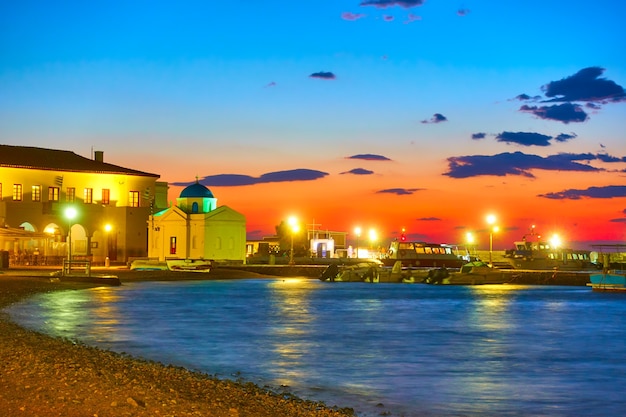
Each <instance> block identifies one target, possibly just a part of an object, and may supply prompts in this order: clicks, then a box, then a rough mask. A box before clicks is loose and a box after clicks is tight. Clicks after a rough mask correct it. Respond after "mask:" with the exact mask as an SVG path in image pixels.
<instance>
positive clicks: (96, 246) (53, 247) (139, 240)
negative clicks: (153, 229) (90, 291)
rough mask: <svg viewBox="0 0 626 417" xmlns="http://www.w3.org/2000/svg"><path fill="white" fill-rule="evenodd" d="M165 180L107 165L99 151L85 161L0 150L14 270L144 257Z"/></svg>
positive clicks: (2, 241)
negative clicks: (65, 261)
mask: <svg viewBox="0 0 626 417" xmlns="http://www.w3.org/2000/svg"><path fill="white" fill-rule="evenodd" d="M158 178H159V175H156V174H151V173H146V172H141V171H137V170H133V169H128V168H124V167H120V166H117V165H113V164H108V163H106V162H104V154H103V152H100V151H96V152H95V153H94V155H93V157H92V158H85V157H82V156H80V155H77V154H75V153H73V152H70V151H64V150H54V149H45V148H36V147H26V146H12V145H0V251H2V252H4V253H7V252H8V254H9V257H10V264H12V265H43V264H52V265H58V264H61V263H62V261H63V259H65V258H66V257H68V256H69V255H72V257H73V258H75V259H87V260H90V261H92V262H93V263H94V264H99V263H102V264H104V263H105V260H106V258H107V257H108V258H109V260H110V261H111V262H118V263H126V262H128V260H129V259H132V258H134V257H145V256H146V255H147V251H148V244H147V242H148V226H147V220H148V218H149V216H150V215H151V213H154V212H156V211H159V210H161V209H163V208H165V207H167V189H168V186H167V183H164V182H159V181H157V180H158ZM72 213H74V214H73V216H72V215H70V214H72Z"/></svg>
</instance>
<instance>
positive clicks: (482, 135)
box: [472, 132, 487, 140]
mask: <svg viewBox="0 0 626 417" xmlns="http://www.w3.org/2000/svg"><path fill="white" fill-rule="evenodd" d="M486 137H487V134H486V133H482V132H480V133H472V139H473V140H480V139H485V138H486Z"/></svg>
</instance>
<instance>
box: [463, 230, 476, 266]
mask: <svg viewBox="0 0 626 417" xmlns="http://www.w3.org/2000/svg"><path fill="white" fill-rule="evenodd" d="M465 242H466V244H467V261H468V262H471V260H472V249H471V248H472V246H473V245H474V235H473V234H472V232H467V233H466V234H465ZM474 252H476V250H474Z"/></svg>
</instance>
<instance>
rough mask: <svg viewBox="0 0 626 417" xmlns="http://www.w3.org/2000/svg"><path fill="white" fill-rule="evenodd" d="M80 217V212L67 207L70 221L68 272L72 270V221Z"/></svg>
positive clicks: (68, 232)
mask: <svg viewBox="0 0 626 417" xmlns="http://www.w3.org/2000/svg"><path fill="white" fill-rule="evenodd" d="M76 215H78V211H76V209H75V208H74V207H71V206H70V207H67V208H66V209H65V218H66V219H67V221H68V230H67V243H68V250H67V261H68V270H71V269H72V220H74V219H75V218H76Z"/></svg>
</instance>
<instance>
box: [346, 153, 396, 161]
mask: <svg viewBox="0 0 626 417" xmlns="http://www.w3.org/2000/svg"><path fill="white" fill-rule="evenodd" d="M346 159H362V160H364V161H391V159H389V158H387V157H386V156H383V155H374V154H371V153H362V154H358V155H352V156H346Z"/></svg>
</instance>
